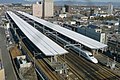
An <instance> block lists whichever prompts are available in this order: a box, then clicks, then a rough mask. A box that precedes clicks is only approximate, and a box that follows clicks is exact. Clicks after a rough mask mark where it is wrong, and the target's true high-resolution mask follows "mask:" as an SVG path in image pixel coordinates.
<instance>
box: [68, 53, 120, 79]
mask: <svg viewBox="0 0 120 80" xmlns="http://www.w3.org/2000/svg"><path fill="white" fill-rule="evenodd" d="M67 59H68V60H67ZM66 60H67V61H71V62H72V63H71V64H74V65H75V66H74V67H76V66H77V67H76V69H78V70H79V69H81V68H82V70H83V69H84V70H86V72H85V73H87V75H88V76H93V77H91V79H92V80H93V79H94V80H96V79H100V80H103V79H112V78H113V79H120V77H119V76H118V75H116V74H114V73H113V72H111V71H110V70H108V69H106V68H104V67H102V66H101V65H99V64H93V63H90V62H89V61H88V62H87V61H85V60H83V59H82V58H80V57H78V55H76V54H74V53H70V54H69V55H66ZM81 64H82V65H81ZM83 65H84V66H83ZM78 67H79V68H78Z"/></svg>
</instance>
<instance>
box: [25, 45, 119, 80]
mask: <svg viewBox="0 0 120 80" xmlns="http://www.w3.org/2000/svg"><path fill="white" fill-rule="evenodd" d="M23 45H24V44H23ZM29 45H30V44H29ZM24 48H25V49H26V51H27V53H28V55H29V57H30V59H31V60H32V61H33V62H34V60H33V54H32V53H31V52H30V51H29V49H27V47H26V46H25V45H24ZM69 52H70V53H69V54H66V57H65V60H66V62H67V65H68V66H69V68H70V71H71V72H72V73H74V76H77V78H78V79H79V80H82V79H83V80H85V79H89V80H96V79H97V80H114V79H115V80H118V79H120V76H118V75H116V74H114V73H113V72H111V71H110V70H108V69H107V68H105V67H104V66H101V65H100V64H93V63H91V62H89V61H86V60H84V59H83V58H80V57H78V55H77V54H75V53H74V52H72V51H71V50H69ZM59 57H60V59H61V60H63V57H61V56H59ZM35 63H36V66H39V68H41V69H42V71H43V72H44V73H45V74H46V76H47V77H49V79H50V80H63V78H61V77H60V76H58V75H57V74H55V73H54V72H53V71H52V70H51V69H50V67H48V65H47V64H45V62H44V61H43V60H42V59H36V60H35ZM71 78H72V79H74V78H73V77H71Z"/></svg>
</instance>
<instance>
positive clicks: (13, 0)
mask: <svg viewBox="0 0 120 80" xmlns="http://www.w3.org/2000/svg"><path fill="white" fill-rule="evenodd" d="M25 1H30V2H34V1H40V0H0V3H14V2H16V3H17V2H25ZM54 1H82V2H86V1H87V2H120V0H54Z"/></svg>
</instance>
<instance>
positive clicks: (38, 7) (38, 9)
mask: <svg viewBox="0 0 120 80" xmlns="http://www.w3.org/2000/svg"><path fill="white" fill-rule="evenodd" d="M53 5H54V4H53V0H43V1H41V2H37V3H36V4H33V16H36V17H40V18H44V17H53V13H54V12H53V11H54V10H53V9H54V6H53Z"/></svg>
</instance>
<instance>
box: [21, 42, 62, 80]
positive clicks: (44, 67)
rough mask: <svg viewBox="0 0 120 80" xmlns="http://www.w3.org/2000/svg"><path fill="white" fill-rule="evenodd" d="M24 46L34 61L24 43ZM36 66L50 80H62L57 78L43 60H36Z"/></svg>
mask: <svg viewBox="0 0 120 80" xmlns="http://www.w3.org/2000/svg"><path fill="white" fill-rule="evenodd" d="M22 45H23V47H24V50H26V51H27V53H28V56H29V57H30V59H31V60H32V61H33V55H32V53H31V52H30V51H29V50H28V49H27V47H26V46H25V44H24V43H23V42H22ZM33 62H34V61H33ZM35 63H36V65H37V66H38V67H39V68H40V69H42V71H43V72H44V73H45V75H46V76H47V77H48V78H49V80H60V79H61V78H60V77H58V76H57V74H55V73H53V71H52V70H51V69H50V68H49V67H48V65H47V64H45V62H44V61H43V60H42V59H36V60H35Z"/></svg>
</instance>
